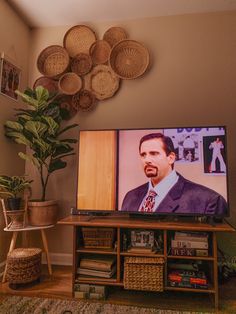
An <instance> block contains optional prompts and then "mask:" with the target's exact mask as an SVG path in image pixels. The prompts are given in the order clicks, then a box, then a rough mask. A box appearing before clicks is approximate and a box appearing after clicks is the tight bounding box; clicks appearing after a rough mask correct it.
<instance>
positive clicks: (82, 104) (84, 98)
mask: <svg viewBox="0 0 236 314" xmlns="http://www.w3.org/2000/svg"><path fill="white" fill-rule="evenodd" d="M96 103H97V100H96V97H95V95H93V94H92V93H91V92H90V91H88V90H85V89H84V90H81V91H80V92H79V93H77V94H75V95H74V96H73V98H72V106H73V107H74V109H75V110H78V111H91V110H92V109H94V107H95V105H96Z"/></svg>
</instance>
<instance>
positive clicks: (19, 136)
mask: <svg viewBox="0 0 236 314" xmlns="http://www.w3.org/2000/svg"><path fill="white" fill-rule="evenodd" d="M16 93H17V94H18V95H19V96H21V98H22V100H23V101H24V102H26V103H27V105H28V106H29V107H28V108H26V109H16V110H17V114H16V117H17V118H16V121H7V122H6V123H5V130H6V132H5V135H6V136H7V137H8V138H11V139H12V140H13V141H14V142H16V143H18V144H22V145H24V146H26V153H24V152H20V153H19V154H18V155H19V157H21V158H22V159H24V160H26V161H28V162H31V163H32V164H33V166H34V167H36V169H37V170H38V174H39V176H40V183H41V198H40V199H39V200H35V201H29V207H28V214H29V217H28V219H29V223H30V224H31V225H40V226H42V225H50V224H55V223H56V221H57V211H58V210H57V209H58V206H57V202H56V201H55V200H46V190H47V186H48V182H49V178H50V177H51V175H52V174H53V173H54V172H55V171H57V170H60V169H63V168H65V167H66V165H67V162H66V160H65V158H66V157H68V156H70V155H74V148H73V147H72V146H71V144H74V143H76V142H77V140H76V139H72V138H67V137H63V135H64V132H66V131H67V130H69V129H71V128H74V127H76V126H77V124H72V125H68V126H66V127H65V128H62V127H61V122H62V118H63V117H62V113H61V111H60V106H59V104H58V102H56V101H55V94H54V95H51V94H49V92H48V90H47V89H45V88H43V87H42V86H38V87H36V88H35V89H34V90H32V89H27V90H25V92H24V93H21V92H20V91H16Z"/></svg>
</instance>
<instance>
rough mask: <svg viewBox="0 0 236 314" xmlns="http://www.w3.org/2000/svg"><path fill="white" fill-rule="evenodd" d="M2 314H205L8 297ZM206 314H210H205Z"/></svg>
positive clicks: (85, 302)
mask: <svg viewBox="0 0 236 314" xmlns="http://www.w3.org/2000/svg"><path fill="white" fill-rule="evenodd" d="M0 313H1V314H203V312H188V311H184V312H183V311H172V310H158V309H155V308H144V307H136V306H127V305H116V304H108V303H98V302H87V301H76V300H61V299H43V298H30V297H21V296H7V297H6V298H4V299H3V301H2V302H0ZM204 314H210V313H206V312H204Z"/></svg>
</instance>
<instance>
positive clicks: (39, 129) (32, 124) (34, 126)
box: [25, 121, 47, 138]
mask: <svg viewBox="0 0 236 314" xmlns="http://www.w3.org/2000/svg"><path fill="white" fill-rule="evenodd" d="M25 129H26V130H27V131H29V132H30V133H31V134H33V135H34V136H35V137H36V138H40V137H41V136H42V135H43V134H44V133H45V131H47V126H46V125H45V124H44V123H42V122H39V121H27V122H26V124H25Z"/></svg>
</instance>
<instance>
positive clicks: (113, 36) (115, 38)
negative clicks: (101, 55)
mask: <svg viewBox="0 0 236 314" xmlns="http://www.w3.org/2000/svg"><path fill="white" fill-rule="evenodd" d="M127 38H128V36H127V34H126V32H125V30H124V29H123V28H122V27H111V28H109V29H108V30H107V31H106V32H105V33H104V35H103V39H104V40H105V41H107V42H108V44H109V45H110V46H111V48H112V47H113V46H114V45H115V44H117V43H118V42H119V41H121V40H124V39H127Z"/></svg>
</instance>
